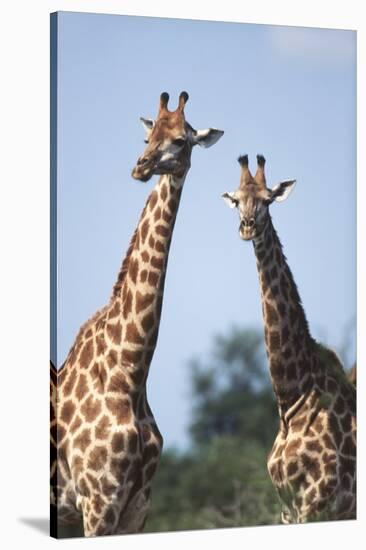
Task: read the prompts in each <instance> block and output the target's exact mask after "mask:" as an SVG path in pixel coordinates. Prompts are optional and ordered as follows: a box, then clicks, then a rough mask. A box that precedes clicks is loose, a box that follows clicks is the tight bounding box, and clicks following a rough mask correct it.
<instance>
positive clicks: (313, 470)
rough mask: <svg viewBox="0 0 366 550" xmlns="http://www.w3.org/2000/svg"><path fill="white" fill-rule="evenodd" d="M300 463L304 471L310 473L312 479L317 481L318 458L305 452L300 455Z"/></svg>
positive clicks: (318, 472)
mask: <svg viewBox="0 0 366 550" xmlns="http://www.w3.org/2000/svg"><path fill="white" fill-rule="evenodd" d="M301 459H302V463H303V465H304V468H305V469H306V471H307V472H308V473H309V474H310V475H311V477H312V478H313V479H314V481H317V480H318V479H320V477H321V470H320V464H319V460H318V459H316V458H313V457H311V456H309V455H308V454H306V453H303V454H302V455H301Z"/></svg>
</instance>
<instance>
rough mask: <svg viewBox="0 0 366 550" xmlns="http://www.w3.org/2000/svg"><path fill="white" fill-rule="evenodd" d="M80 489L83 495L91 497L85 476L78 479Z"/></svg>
mask: <svg viewBox="0 0 366 550" xmlns="http://www.w3.org/2000/svg"><path fill="white" fill-rule="evenodd" d="M78 491H79V493H80V494H81V495H82V496H83V497H90V489H89V487H88V485H87V482H86V481H85V478H84V477H82V478H80V479H79V480H78Z"/></svg>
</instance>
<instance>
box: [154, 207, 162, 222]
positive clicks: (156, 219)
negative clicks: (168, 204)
mask: <svg viewBox="0 0 366 550" xmlns="http://www.w3.org/2000/svg"><path fill="white" fill-rule="evenodd" d="M160 218H161V208H160V206H158V208H157V209H156V210H155V212H154V221H156V222H157V221H158V220H160Z"/></svg>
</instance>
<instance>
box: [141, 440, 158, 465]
mask: <svg viewBox="0 0 366 550" xmlns="http://www.w3.org/2000/svg"><path fill="white" fill-rule="evenodd" d="M159 452H160V450H159V449H158V447H157V446H156V445H154V444H153V443H151V444H150V445H146V446H145V449H144V454H143V457H142V460H143V462H144V463H145V464H146V463H147V462H150V461H151V460H152V459H153V458H156V457H158V456H159Z"/></svg>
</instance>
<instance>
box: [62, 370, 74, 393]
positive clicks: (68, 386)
mask: <svg viewBox="0 0 366 550" xmlns="http://www.w3.org/2000/svg"><path fill="white" fill-rule="evenodd" d="M76 377H77V374H76V370H75V369H72V370H71V372H70V374H69V376H68V378H67V380H66V382H65V384H64V385H63V388H62V393H63V394H64V396H65V397H67V396H68V395H70V393H71V392H72V390H73V388H74V386H75V382H76Z"/></svg>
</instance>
